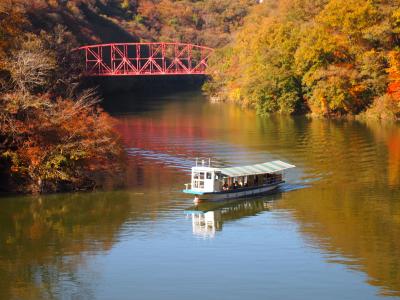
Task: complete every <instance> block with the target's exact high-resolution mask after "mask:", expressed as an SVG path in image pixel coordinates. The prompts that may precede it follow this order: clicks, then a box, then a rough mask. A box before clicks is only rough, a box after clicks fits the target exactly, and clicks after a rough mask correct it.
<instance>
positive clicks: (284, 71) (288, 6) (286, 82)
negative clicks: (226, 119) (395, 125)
mask: <svg viewBox="0 0 400 300" xmlns="http://www.w3.org/2000/svg"><path fill="white" fill-rule="evenodd" d="M399 7H400V1H399V0H392V1H386V0H369V1H364V0H269V1H268V0H267V1H264V2H263V4H260V5H257V6H256V7H254V8H253V9H252V11H251V12H250V13H249V15H248V16H247V17H246V18H245V20H244V25H243V26H242V27H241V28H240V29H239V30H238V32H237V33H236V34H235V38H234V40H233V42H232V43H230V44H228V45H227V46H225V47H223V48H221V49H218V50H217V51H216V55H214V56H213V57H212V58H211V60H210V61H209V65H210V66H209V70H210V73H211V80H210V81H208V82H207V83H206V84H205V86H204V91H205V92H206V93H207V94H208V95H210V97H211V98H212V99H213V100H214V101H215V100H219V101H230V102H234V103H238V104H240V105H242V106H244V107H253V108H256V109H257V111H258V112H259V113H260V114H262V115H267V114H271V113H286V114H308V115H310V116H314V117H321V116H322V117H328V118H357V119H365V118H373V119H385V120H399V119H400V8H399Z"/></svg>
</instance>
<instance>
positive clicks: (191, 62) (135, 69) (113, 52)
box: [77, 42, 214, 76]
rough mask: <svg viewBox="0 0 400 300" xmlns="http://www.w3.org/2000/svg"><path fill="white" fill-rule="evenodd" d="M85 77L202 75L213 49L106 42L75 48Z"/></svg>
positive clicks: (163, 44) (186, 45)
mask: <svg viewBox="0 0 400 300" xmlns="http://www.w3.org/2000/svg"><path fill="white" fill-rule="evenodd" d="M77 50H81V51H84V53H85V64H86V65H85V73H86V75H87V76H144V75H193V74H200V75H201V74H206V69H207V66H208V65H207V60H208V58H209V57H210V55H211V54H212V53H213V51H214V49H212V48H209V47H204V46H198V45H193V44H185V43H163V42H161V43H110V44H99V45H89V46H83V47H80V48H78V49H77Z"/></svg>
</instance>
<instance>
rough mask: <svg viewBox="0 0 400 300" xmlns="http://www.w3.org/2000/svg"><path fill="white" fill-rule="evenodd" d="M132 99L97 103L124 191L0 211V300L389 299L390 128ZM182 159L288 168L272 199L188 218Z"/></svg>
mask: <svg viewBox="0 0 400 300" xmlns="http://www.w3.org/2000/svg"><path fill="white" fill-rule="evenodd" d="M142 100H143V101H142V102H141V103H137V102H135V101H134V100H133V96H129V95H125V96H118V97H115V98H114V99H109V100H108V102H107V103H106V104H105V106H106V108H108V109H110V107H112V108H113V113H114V114H115V115H116V116H117V118H118V130H119V132H120V133H121V136H122V138H123V140H124V142H125V145H126V151H127V153H128V155H129V162H128V163H127V164H128V168H127V172H126V174H124V176H123V177H122V178H121V182H123V183H124V184H125V185H126V186H127V188H125V189H120V190H111V189H110V191H105V192H95V193H82V194H63V195H51V196H42V197H8V198H4V197H3V198H0V299H163V300H164V299H174V300H176V299H215V300H220V299H267V298H268V299H335V300H337V299H390V298H395V299H399V298H400V127H399V126H396V125H379V124H376V123H366V124H364V123H358V122H345V121H326V120H308V119H306V118H303V117H299V118H287V117H272V118H261V117H258V116H256V114H255V113H254V112H252V111H242V110H240V109H239V108H237V107H234V106H230V105H219V104H210V103H207V102H206V101H205V99H204V98H203V97H202V96H201V95H199V94H196V93H192V94H190V93H186V94H179V95H172V96H168V97H163V98H157V99H150V98H143V99H142ZM116 107H117V108H116ZM195 157H211V158H212V159H213V161H214V164H216V165H224V166H232V165H241V164H252V163H259V162H264V161H268V160H270V159H281V160H284V161H288V162H290V163H293V164H295V165H297V166H298V167H297V168H296V169H295V170H293V171H290V172H289V173H288V174H287V178H288V181H287V183H286V184H285V185H284V186H283V187H282V188H281V190H280V191H278V192H277V193H275V194H271V195H266V196H263V197H258V198H254V199H247V200H246V201H239V202H229V203H222V204H217V205H201V206H199V207H193V206H192V199H190V198H188V197H187V196H185V195H183V194H181V193H180V190H181V189H182V187H183V184H184V183H186V182H187V181H188V180H189V179H188V178H189V177H188V176H189V170H190V167H191V165H192V164H193V159H194V158H195ZM205 221H207V222H205Z"/></svg>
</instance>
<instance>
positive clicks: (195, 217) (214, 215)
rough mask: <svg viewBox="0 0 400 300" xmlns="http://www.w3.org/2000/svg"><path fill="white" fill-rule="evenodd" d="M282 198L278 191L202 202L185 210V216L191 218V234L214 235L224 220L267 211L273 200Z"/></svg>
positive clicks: (227, 220)
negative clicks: (213, 201) (246, 197)
mask: <svg viewBox="0 0 400 300" xmlns="http://www.w3.org/2000/svg"><path fill="white" fill-rule="evenodd" d="M281 198H282V193H280V192H278V193H275V194H270V195H267V196H263V197H257V198H249V199H235V200H229V201H223V202H216V203H211V202H208V203H207V202H204V203H200V204H198V205H195V206H191V207H189V208H187V209H186V210H185V214H186V216H187V217H189V218H191V219H192V228H193V234H194V235H196V236H201V237H204V238H213V237H215V235H216V233H217V232H218V231H222V227H223V224H224V222H229V221H233V220H237V219H240V218H245V217H250V216H255V215H257V214H259V213H261V212H264V211H269V210H270V209H271V208H272V207H273V205H274V201H275V200H279V199H281Z"/></svg>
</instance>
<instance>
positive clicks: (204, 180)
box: [183, 160, 295, 202]
mask: <svg viewBox="0 0 400 300" xmlns="http://www.w3.org/2000/svg"><path fill="white" fill-rule="evenodd" d="M290 168H295V166H294V165H291V164H288V163H286V162H283V161H280V160H274V161H270V162H266V163H262V164H256V165H250V166H242V167H229V168H213V167H211V166H210V163H209V164H208V166H205V165H204V161H203V162H202V164H201V165H200V166H198V164H197V161H196V166H194V167H192V180H191V183H187V184H185V189H184V190H183V192H184V193H186V194H191V195H194V197H195V198H194V201H195V202H200V201H220V200H226V199H232V198H240V197H247V196H253V195H258V194H262V193H266V192H269V191H272V190H274V189H275V188H277V187H278V186H279V185H280V184H282V183H284V180H283V175H284V174H283V173H284V171H285V170H287V169H290Z"/></svg>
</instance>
